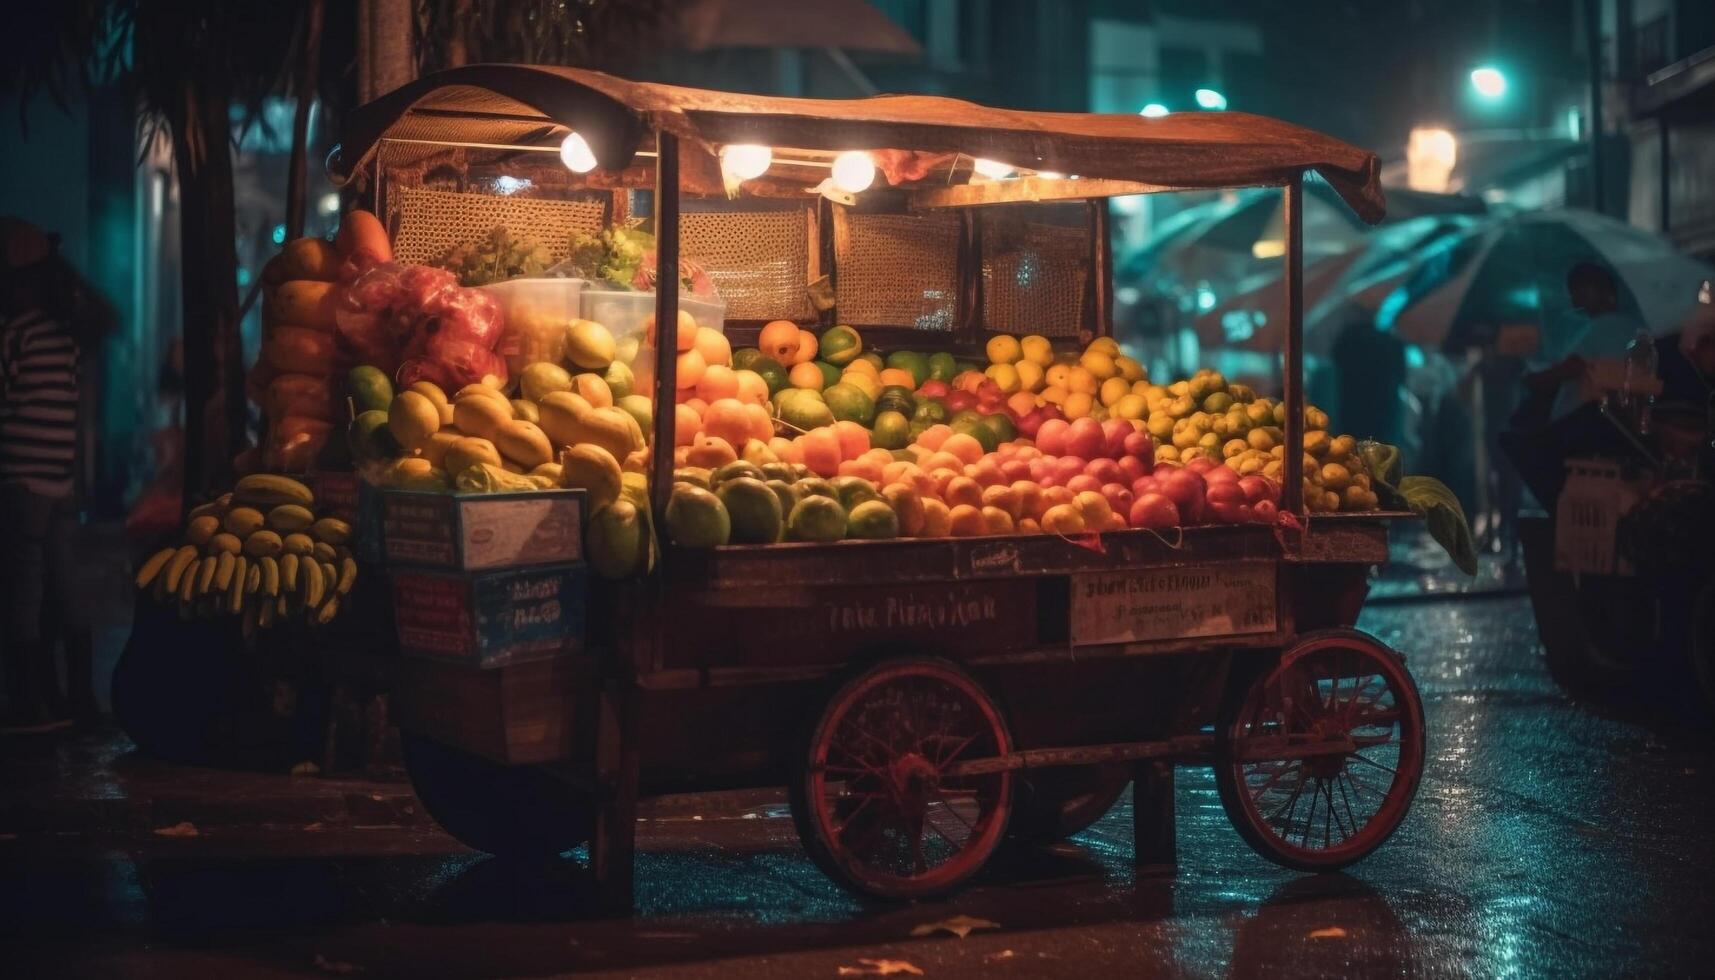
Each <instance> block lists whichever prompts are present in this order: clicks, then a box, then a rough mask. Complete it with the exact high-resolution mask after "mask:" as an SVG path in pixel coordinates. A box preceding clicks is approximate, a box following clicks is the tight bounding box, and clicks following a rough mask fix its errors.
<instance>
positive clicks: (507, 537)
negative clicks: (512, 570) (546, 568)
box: [463, 497, 582, 568]
mask: <svg viewBox="0 0 1715 980" xmlns="http://www.w3.org/2000/svg"><path fill="white" fill-rule="evenodd" d="M579 510H580V508H579V506H578V500H577V499H576V498H573V497H533V498H530V499H527V500H468V501H465V502H464V503H463V519H464V567H466V568H497V567H501V566H506V565H535V564H541V563H543V562H553V561H575V560H577V559H578V558H579V557H580V554H581V551H582V546H581V542H580V541H579V535H578V518H579Z"/></svg>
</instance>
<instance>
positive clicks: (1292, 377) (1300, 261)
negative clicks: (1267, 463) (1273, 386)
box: [1280, 174, 1304, 514]
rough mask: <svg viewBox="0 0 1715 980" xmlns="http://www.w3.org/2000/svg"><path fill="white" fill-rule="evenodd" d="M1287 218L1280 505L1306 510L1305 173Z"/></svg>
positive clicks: (1292, 190)
mask: <svg viewBox="0 0 1715 980" xmlns="http://www.w3.org/2000/svg"><path fill="white" fill-rule="evenodd" d="M1283 205H1284V210H1285V217H1286V384H1285V386H1284V387H1285V391H1284V392H1283V393H1282V394H1283V397H1284V399H1285V401H1286V465H1285V466H1284V467H1282V468H1281V471H1282V473H1284V474H1285V480H1286V485H1285V486H1284V487H1281V488H1280V489H1281V493H1280V506H1281V509H1282V510H1286V511H1289V512H1291V513H1294V514H1302V513H1304V175H1303V174H1298V175H1295V176H1294V177H1293V178H1292V180H1291V181H1290V182H1289V183H1287V185H1286V190H1285V201H1284V202H1283Z"/></svg>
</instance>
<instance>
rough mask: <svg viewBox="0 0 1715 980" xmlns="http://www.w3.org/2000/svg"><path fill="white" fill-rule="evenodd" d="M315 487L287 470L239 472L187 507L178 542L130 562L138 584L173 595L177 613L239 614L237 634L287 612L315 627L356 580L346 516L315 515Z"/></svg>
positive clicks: (169, 598)
mask: <svg viewBox="0 0 1715 980" xmlns="http://www.w3.org/2000/svg"><path fill="white" fill-rule="evenodd" d="M314 506H315V495H314V494H312V493H311V492H310V488H309V487H306V486H304V485H303V484H302V483H300V482H298V481H297V480H294V479H292V478H290V477H285V476H275V475H272V474H257V475H253V476H247V477H244V478H243V479H241V480H239V481H238V485H237V486H236V487H234V488H233V491H232V492H231V493H228V494H223V495H222V496H221V497H220V498H218V499H216V500H214V501H211V502H210V503H206V504H203V505H201V506H199V507H197V508H196V509H194V510H192V511H191V514H190V520H189V521H188V522H187V523H186V525H185V538H184V543H183V544H180V545H178V546H176V547H168V548H162V549H161V550H160V551H157V552H155V554H153V555H151V556H150V557H149V559H148V560H147V561H145V562H144V563H143V566H142V567H141V568H139V569H138V570H137V588H138V589H140V590H142V589H151V590H153V593H154V596H155V600H156V601H157V602H174V601H176V602H177V603H178V604H179V615H180V617H181V618H183V619H190V618H191V617H193V616H196V617H199V618H204V619H209V618H213V617H215V616H221V615H234V616H240V617H241V622H242V625H243V628H244V633H245V635H246V636H249V635H251V634H252V633H254V632H255V631H256V630H257V629H258V628H261V629H267V628H269V627H272V626H273V625H274V624H275V623H276V622H278V621H283V620H284V619H286V618H287V617H290V616H303V617H304V619H305V621H306V622H308V623H310V624H311V625H315V626H322V625H326V624H327V623H329V622H331V621H332V620H333V618H334V617H335V616H336V615H338V614H339V607H340V601H341V599H342V598H344V597H345V596H346V595H348V594H350V592H351V587H352V585H353V584H355V583H356V581H357V561H356V559H354V558H353V557H352V555H351V551H350V550H349V549H348V548H347V547H346V543H347V542H348V541H349V540H350V539H351V533H352V531H351V525H349V524H347V523H346V522H345V521H342V520H340V519H338V518H336V517H322V518H318V517H316V514H315V511H314V510H313V509H312V508H313V507H314Z"/></svg>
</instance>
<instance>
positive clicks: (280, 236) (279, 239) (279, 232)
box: [268, 225, 286, 245]
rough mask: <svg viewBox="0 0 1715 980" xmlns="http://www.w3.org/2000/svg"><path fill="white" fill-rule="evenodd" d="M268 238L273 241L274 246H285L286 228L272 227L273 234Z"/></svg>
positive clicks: (282, 226)
mask: <svg viewBox="0 0 1715 980" xmlns="http://www.w3.org/2000/svg"><path fill="white" fill-rule="evenodd" d="M268 237H270V238H272V239H273V240H274V244H276V245H284V244H286V226H285V225H275V226H274V233H273V234H272V235H270V236H268Z"/></svg>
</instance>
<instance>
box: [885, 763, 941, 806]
mask: <svg viewBox="0 0 1715 980" xmlns="http://www.w3.org/2000/svg"><path fill="white" fill-rule="evenodd" d="M888 776H889V780H888V782H889V789H891V790H892V793H893V798H894V801H895V802H896V803H897V805H898V806H899V808H900V809H901V810H903V811H905V812H907V813H920V812H922V811H924V810H926V809H928V806H929V797H930V796H931V795H933V794H934V792H935V789H936V788H937V787H938V786H939V785H940V782H941V772H940V770H939V769H936V768H935V765H934V763H932V762H930V761H929V760H928V759H926V758H924V757H923V756H921V755H919V754H917V753H915V752H910V753H907V754H905V755H902V756H900V757H899V758H897V759H895V760H893V762H892V763H891V764H890V765H889V766H888Z"/></svg>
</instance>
